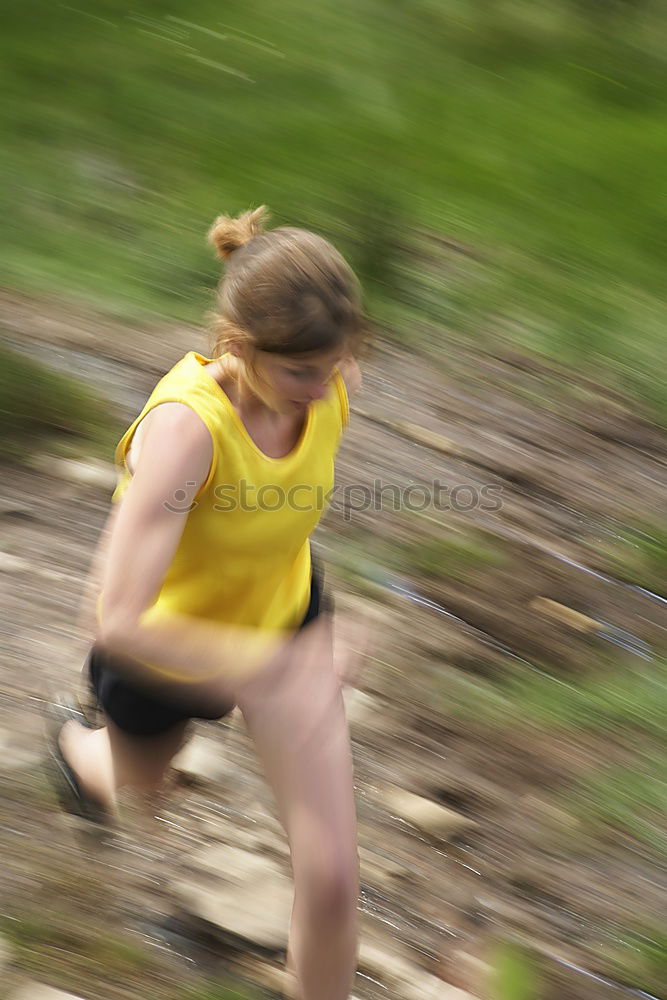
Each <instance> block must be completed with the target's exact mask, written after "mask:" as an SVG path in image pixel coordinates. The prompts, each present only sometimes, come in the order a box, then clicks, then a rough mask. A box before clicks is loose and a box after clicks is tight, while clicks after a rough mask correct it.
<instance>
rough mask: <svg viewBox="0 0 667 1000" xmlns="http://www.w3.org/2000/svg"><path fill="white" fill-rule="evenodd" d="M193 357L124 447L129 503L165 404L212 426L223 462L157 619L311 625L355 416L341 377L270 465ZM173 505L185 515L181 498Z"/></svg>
mask: <svg viewBox="0 0 667 1000" xmlns="http://www.w3.org/2000/svg"><path fill="white" fill-rule="evenodd" d="M210 360H211V359H208V358H205V357H203V356H202V355H201V354H198V353H197V352H196V351H190V352H189V353H188V354H186V355H185V357H184V358H182V360H181V361H179V362H178V364H176V365H175V366H174V367H173V368H172V369H171V371H169V372H168V373H167V374H166V375H165V376H164V378H162V379H161V380H160V381H159V382H158V384H157V385H156V387H155V389H154V390H153V392H152V393H151V395H150V397H149V399H148V402H147V403H146V405H145V406H144V408H143V410H142V411H141V413H140V414H139V416H138V417H137V419H136V420H135V421H134V423H133V424H132V425H131V426H130V427H129V428H128V430H127V431H126V433H125V434H124V435H123V437H122V438H121V440H120V442H119V444H118V447H117V448H116V455H115V459H116V465H117V467H118V470H119V480H118V485H117V487H116V490H115V492H114V495H113V501H114V502H117V501H119V500H120V499H121V498H122V497H123V495H124V494H125V490H126V489H127V486H128V484H129V481H130V478H131V473H130V471H129V469H128V467H127V463H126V457H127V453H128V450H129V448H130V444H131V442H132V438H133V435H134V433H135V431H136V429H137V427H138V425H139V423H140V421H141V420H142V419H143V418H144V417H145V416H146V414H147V413H148V412H149V411H150V410H152V409H153V408H154V407H156V406H158V405H159V404H160V403H166V402H178V403H185V404H186V405H187V406H190V407H191V408H192V409H193V410H194V411H195V413H197V415H198V416H199V417H200V418H201V420H203V422H204V423H205V424H206V426H207V428H208V430H209V432H210V434H211V438H212V441H213V461H212V463H211V469H210V472H209V475H208V478H207V479H206V481H205V482H204V483H203V484H202V486H201V488H200V490H199V492H198V493H197V496H196V497H195V500H194V503H193V505H192V509H191V510H190V513H189V514H188V517H187V521H186V524H185V529H184V531H183V535H182V538H181V541H180V543H179V546H178V549H177V550H176V553H175V555H174V558H173V560H172V563H171V565H170V567H169V569H168V571H167V574H166V577H165V579H164V582H163V584H162V588H161V590H160V592H159V594H158V596H157V599H156V601H155V603H154V605H153V606H152V608H151V609H150V610H149V613H148V618H150V620H152V621H156V619H157V620H159V618H160V617H162V616H163V615H167V616H168V615H169V614H170V613H178V614H186V615H193V616H195V617H200V618H206V619H212V620H214V621H218V622H220V623H228V624H236V625H247V626H252V627H256V628H263V629H270V630H276V629H278V630H282V629H291V628H295V627H296V626H297V625H299V623H300V622H301V621H302V619H303V617H304V615H305V613H306V609H307V607H308V601H309V595H310V544H309V536H310V535H311V533H312V531H313V529H314V528H315V526H316V525H317V523H318V521H319V520H320V517H321V516H322V513H323V512H324V510H325V509H326V506H327V503H328V500H329V497H330V494H331V491H332V489H333V479H334V457H335V455H336V452H337V450H338V445H339V442H340V437H341V433H342V430H343V428H344V427H345V425H346V424H347V421H348V416H349V409H348V400H347V393H346V390H345V383H344V382H343V379H342V378H341V376H340V374H339V373H338V371H336V372H335V374H334V378H333V379H332V382H331V385H330V389H329V392H328V393H327V395H326V396H325V397H324V398H323V399H320V400H317V401H316V402H314V403H311V405H310V406H309V407H308V410H307V413H306V417H305V423H304V427H303V430H302V433H301V436H300V438H299V440H298V442H297V444H296V445H295V447H294V448H293V449H292V451H291V452H290V453H289V454H288V455H286V456H285V457H284V458H269V457H268V456H267V455H265V454H264V453H263V452H262V451H260V449H259V448H258V447H257V445H256V444H255V443H254V442H253V440H252V438H251V437H250V435H249V434H248V432H247V430H246V429H245V427H244V425H243V422H242V421H241V418H240V417H239V415H238V413H237V411H236V410H235V409H234V406H233V405H232V403H231V401H230V399H229V398H228V396H227V395H226V393H225V392H224V390H223V389H222V388H221V387H220V386H219V385H218V383H217V382H216V381H215V379H214V378H213V377H212V375H210V374H209V373H208V372H207V371H206V370H205V368H204V366H205V365H206V364H208V363H209V361H210ZM170 502H173V505H174V507H175V508H176V509H182V508H180V507H179V502H178V498H177V497H176V498H174V499H173V501H170Z"/></svg>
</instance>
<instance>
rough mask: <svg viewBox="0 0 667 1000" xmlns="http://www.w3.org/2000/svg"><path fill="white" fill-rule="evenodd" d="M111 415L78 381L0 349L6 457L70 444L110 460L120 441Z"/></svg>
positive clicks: (1, 453) (0, 446)
mask: <svg viewBox="0 0 667 1000" xmlns="http://www.w3.org/2000/svg"><path fill="white" fill-rule="evenodd" d="M109 410H110V408H109V405H108V404H105V402H104V401H102V400H101V399H100V398H99V396H93V395H92V394H91V393H90V392H88V391H86V390H85V389H84V388H82V387H81V385H80V384H79V383H78V382H76V381H75V380H74V379H72V378H67V377H66V376H63V375H60V374H57V373H55V372H52V371H49V370H47V369H46V368H45V367H43V366H42V365H40V364H38V363H37V362H34V361H32V360H31V359H30V358H28V357H25V356H24V355H22V354H17V353H16V352H14V351H11V350H9V349H8V348H6V347H4V346H2V345H0V416H1V417H2V423H3V435H2V439H0V458H3V459H21V458H22V457H24V456H25V455H26V454H30V453H32V452H34V451H37V450H39V449H41V448H44V447H47V446H48V447H49V448H50V449H52V450H57V449H58V448H62V446H63V444H65V443H66V444H67V445H68V446H69V447H70V448H71V447H72V446H73V445H76V447H81V445H82V444H83V445H84V446H85V450H86V451H87V452H88V453H93V454H100V455H102V454H103V455H105V456H107V457H108V456H109V455H110V454H112V453H113V448H114V445H115V442H116V440H117V439H118V437H119V436H120V434H119V431H120V425H119V421H118V420H117V419H115V418H114V417H113V415H110V412H109Z"/></svg>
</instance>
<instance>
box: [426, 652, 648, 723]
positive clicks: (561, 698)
mask: <svg viewBox="0 0 667 1000" xmlns="http://www.w3.org/2000/svg"><path fill="white" fill-rule="evenodd" d="M444 694H445V696H446V699H447V703H448V708H447V710H448V711H454V712H456V713H460V714H462V715H463V716H470V717H473V716H474V717H475V718H476V719H478V720H479V721H481V722H483V723H486V724H489V725H500V726H505V725H507V726H517V725H519V724H521V723H522V722H523V724H526V725H529V726H539V727H540V728H543V729H544V728H550V729H553V730H562V731H565V732H567V731H574V730H587V731H598V732H612V731H613V732H617V731H619V730H620V729H621V728H622V729H623V730H624V731H630V732H635V733H642V734H644V735H645V736H648V737H654V738H656V739H664V733H665V718H666V717H667V714H666V713H667V660H655V661H651V662H641V663H639V664H637V662H636V661H635V662H634V663H624V664H620V665H619V664H615V665H610V666H609V668H608V669H605V670H600V671H599V672H596V674H595V675H593V676H589V677H586V678H585V679H583V680H581V681H580V682H579V683H575V682H573V681H571V680H563V679H562V678H560V677H558V676H554V675H552V674H549V673H548V672H547V671H544V670H540V669H536V670H535V671H526V670H525V669H521V670H517V672H516V673H515V674H511V673H510V675H509V677H507V678H506V679H504V680H499V681H498V683H492V682H489V681H482V680H480V679H479V678H474V679H470V678H468V677H465V676H463V675H461V676H457V677H456V678H455V679H451V680H450V679H448V681H447V689H446V692H444Z"/></svg>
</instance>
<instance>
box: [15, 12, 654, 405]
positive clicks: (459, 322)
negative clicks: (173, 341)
mask: <svg viewBox="0 0 667 1000" xmlns="http://www.w3.org/2000/svg"><path fill="white" fill-rule="evenodd" d="M183 14H184V9H183V6H182V4H181V3H178V2H176V0H146V2H145V3H143V4H142V5H141V6H140V8H138V9H137V10H131V9H128V8H127V6H126V5H124V4H122V3H119V2H118V0H95V3H93V2H92V0H81V2H80V3H78V4H77V5H76V7H70V6H68V5H53V4H50V3H48V2H47V0H26V2H25V3H24V4H21V5H16V6H15V7H14V8H13V9H12V16H11V18H10V19H9V21H8V24H7V25H6V29H5V32H4V37H3V46H4V49H5V51H3V70H2V73H3V83H4V86H5V91H6V93H7V100H6V101H5V102H4V104H3V108H2V112H1V115H2V125H3V129H4V134H5V153H4V157H3V160H2V166H1V167H0V170H1V174H0V177H1V180H2V184H1V185H0V190H1V191H2V199H3V204H2V211H3V218H4V221H5V241H4V248H3V250H2V255H1V258H0V259H1V262H2V266H3V270H4V274H5V281H6V282H7V283H9V284H12V285H14V286H19V287H22V288H24V289H28V290H38V291H39V292H46V293H53V292H63V293H68V294H70V293H75V294H77V295H83V296H87V297H90V298H91V299H93V300H94V301H95V303H96V304H97V305H98V306H99V305H102V307H104V308H106V309H107V310H108V311H110V312H112V313H113V312H116V313H120V314H122V315H123V316H130V317H132V319H136V318H137V317H138V316H142V315H144V316H146V317H150V318H151V319H155V318H156V317H165V318H168V319H184V320H199V319H200V318H201V316H202V312H203V310H204V308H205V307H206V305H207V304H208V301H209V295H210V288H211V286H212V284H213V282H214V281H215V279H216V277H217V274H218V270H217V265H216V262H215V261H213V260H212V258H211V255H210V253H209V251H208V249H207V248H206V246H205V242H204V234H205V232H206V229H207V227H208V225H209V224H210V222H211V220H212V218H213V217H214V216H215V214H216V213H217V212H219V211H220V210H223V209H224V210H230V211H235V210H238V209H242V208H245V207H247V206H248V205H254V204H257V203H258V202H266V203H268V204H269V205H270V206H271V208H272V209H273V211H274V216H275V219H276V221H277V222H284V221H290V222H292V223H296V224H303V225H308V226H312V227H314V228H316V229H319V230H321V231H323V232H324V233H326V234H328V235H329V236H330V237H332V238H333V239H334V240H335V241H336V242H337V243H338V244H339V245H341V247H342V248H343V250H344V251H346V252H347V254H348V255H349V256H350V257H351V259H352V261H353V262H354V264H355V266H356V267H357V268H358V269H359V271H360V273H361V276H362V278H363V280H364V282H365V286H366V289H367V292H368V297H369V300H370V304H371V307H372V310H373V312H374V314H375V316H377V317H378V318H379V320H380V321H381V322H382V323H383V324H384V326H385V328H386V329H388V330H389V331H390V333H391V334H392V335H394V336H396V337H398V338H400V339H401V340H406V341H408V342H409V343H412V344H416V345H419V346H422V347H426V348H428V349H429V350H430V351H432V352H434V353H435V354H436V355H439V356H440V357H441V358H442V359H443V360H444V357H445V355H446V350H447V344H446V343H445V340H447V339H451V338H452V337H471V338H474V340H475V342H476V343H477V344H478V345H479V346H480V347H481V348H484V349H488V350H492V351H496V350H498V349H499V347H501V346H502V343H503V342H506V341H510V342H511V343H512V344H514V345H515V346H516V345H519V346H521V347H522V348H525V349H529V350H534V351H538V352H541V353H545V354H547V355H549V356H551V357H553V358H556V359H559V360H563V361H566V362H568V363H572V364H575V365H577V366H581V367H587V368H589V369H590V370H592V371H594V372H595V374H596V377H598V378H600V379H602V380H603V381H608V382H609V383H610V384H614V385H615V386H617V387H621V388H626V389H629V390H630V391H631V392H632V393H633V394H634V396H635V397H636V398H638V399H641V400H643V401H645V403H646V404H647V405H648V407H649V411H650V412H651V413H653V414H654V415H655V416H656V417H657V418H659V419H660V420H662V421H663V422H665V421H667V398H666V397H665V392H664V386H663V379H662V378H661V372H662V371H663V370H664V367H665V357H664V336H663V330H664V327H665V318H666V310H665V301H664V249H665V233H666V232H667V227H666V224H665V223H666V221H667V220H666V218H665V217H666V215H667V203H666V202H665V199H664V187H663V163H664V160H665V152H666V150H667V117H666V116H665V93H666V88H665V83H666V77H667V73H666V66H667V52H666V50H665V48H664V45H663V44H662V41H661V39H662V38H664V31H665V28H666V27H667V14H666V12H665V8H664V5H663V4H662V3H660V0H613V2H608V3H604V4H603V3H600V2H599V0H544V2H542V3H539V4H535V3H534V2H532V0H465V2H463V0H437V2H436V0H413V2H411V3H409V4H408V3H406V2H404V0H397V2H394V3H391V4H386V3H379V2H378V0H363V2H361V3H355V4H352V3H349V2H346V0H343V2H342V3H341V2H336V3H333V2H332V0H324V2H323V3H321V4H318V5H317V7H316V8H313V7H312V5H309V4H307V3H305V0H281V2H280V3H278V2H277V0H263V2H253V3H250V4H248V3H245V2H243V3H242V2H241V0H230V3H228V4H226V5H225V7H224V10H223V9H221V8H220V5H219V4H217V3H213V2H212V0H193V2H192V3H191V4H190V5H189V6H188V9H187V18H186V17H184V16H183ZM435 331H437V332H435Z"/></svg>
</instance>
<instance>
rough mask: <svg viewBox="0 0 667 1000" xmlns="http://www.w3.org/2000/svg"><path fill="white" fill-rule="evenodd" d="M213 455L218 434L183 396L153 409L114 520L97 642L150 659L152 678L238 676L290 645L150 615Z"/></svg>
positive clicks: (190, 679)
mask: <svg viewBox="0 0 667 1000" xmlns="http://www.w3.org/2000/svg"><path fill="white" fill-rule="evenodd" d="M212 459H213V444H212V440H211V436H210V433H209V431H208V429H207V427H206V426H205V424H204V423H203V421H202V420H201V419H200V418H199V417H198V416H197V414H196V413H195V412H194V411H193V410H191V409H190V407H188V406H186V405H185V404H181V403H163V404H161V405H160V406H159V407H157V408H156V409H155V410H154V411H153V416H152V418H151V421H150V423H149V425H148V426H147V429H146V434H145V437H144V438H143V440H142V444H141V452H140V457H139V460H138V462H137V464H136V468H135V471H134V474H133V476H132V479H131V481H130V484H129V486H128V488H127V491H126V493H125V496H124V497H123V500H122V502H121V505H120V508H119V510H118V513H117V516H116V517H115V518H114V523H113V527H112V530H111V535H110V539H109V547H108V553H107V558H106V565H105V567H104V573H103V580H102V595H101V606H100V613H99V617H98V629H97V639H96V641H97V643H98V644H99V645H101V646H104V647H105V648H106V649H108V650H109V651H110V652H111V653H115V654H117V655H118V656H120V657H128V658H130V659H131V660H133V661H141V662H140V663H138V664H137V670H138V671H141V670H142V664H150V667H143V669H144V670H145V671H148V673H147V674H146V679H152V680H154V681H155V680H159V677H160V675H162V676H163V677H165V678H167V677H171V678H172V680H175V681H177V682H179V683H183V682H185V683H196V682H207V681H214V680H215V679H216V678H217V679H218V680H220V681H223V682H224V681H225V680H228V681H230V682H233V681H234V680H238V679H241V678H245V677H248V676H249V675H251V674H252V673H254V672H255V671H257V670H258V668H259V667H261V666H262V665H264V663H266V662H267V661H268V660H269V659H271V658H272V656H273V655H274V653H276V652H277V651H278V650H279V649H280V648H282V646H284V639H278V638H276V636H275V635H274V636H268V635H265V634H263V633H260V632H259V631H258V630H256V629H249V628H241V627H232V626H229V627H227V626H222V625H218V624H216V623H214V622H208V621H205V620H203V619H199V618H192V617H190V616H187V615H178V614H174V615H172V616H170V617H169V618H164V619H162V618H161V619H160V621H159V622H150V621H146V620H145V613H146V612H147V611H148V609H149V608H150V607H151V605H152V604H153V603H154V601H155V599H156V597H157V595H158V593H159V591H160V588H161V586H162V581H163V580H164V577H165V574H166V572H167V570H168V568H169V566H170V564H171V561H172V559H173V557H174V554H175V552H176V549H177V547H178V544H179V542H180V539H181V536H182V534H183V530H184V528H185V523H186V519H187V517H188V507H189V505H190V504H191V502H192V500H193V499H194V497H195V496H196V494H197V492H198V490H199V488H200V487H201V485H202V484H203V483H204V481H205V480H206V478H207V476H208V473H209V469H210V466H211V462H212ZM155 668H157V669H155ZM156 674H157V676H156Z"/></svg>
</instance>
